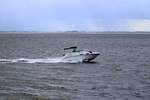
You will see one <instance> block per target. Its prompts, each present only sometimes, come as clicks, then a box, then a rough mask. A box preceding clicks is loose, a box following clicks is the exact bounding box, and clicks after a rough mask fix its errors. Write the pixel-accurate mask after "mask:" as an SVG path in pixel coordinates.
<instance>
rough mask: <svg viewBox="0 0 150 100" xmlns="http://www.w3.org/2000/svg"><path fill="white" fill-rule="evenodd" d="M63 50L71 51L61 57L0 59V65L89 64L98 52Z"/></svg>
mask: <svg viewBox="0 0 150 100" xmlns="http://www.w3.org/2000/svg"><path fill="white" fill-rule="evenodd" d="M64 50H72V52H69V53H66V54H64V55H63V56H61V57H55V58H52V57H48V58H36V59H30V58H17V59H0V63H89V62H92V61H93V60H94V59H95V58H96V57H97V56H98V55H100V53H99V52H93V51H86V50H77V47H76V46H74V47H69V48H64Z"/></svg>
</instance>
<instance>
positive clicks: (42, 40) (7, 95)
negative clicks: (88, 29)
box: [0, 33, 150, 100]
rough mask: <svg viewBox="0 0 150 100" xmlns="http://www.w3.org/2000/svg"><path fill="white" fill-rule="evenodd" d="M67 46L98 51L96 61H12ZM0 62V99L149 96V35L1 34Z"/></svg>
mask: <svg viewBox="0 0 150 100" xmlns="http://www.w3.org/2000/svg"><path fill="white" fill-rule="evenodd" d="M69 46H78V47H79V49H82V50H91V51H97V52H100V54H101V55H100V56H98V57H97V58H96V59H95V63H73V64H71V63H42V62H41V63H20V62H12V61H13V60H15V59H23V58H25V59H32V60H34V59H45V58H48V57H57V56H61V55H62V54H64V53H66V51H65V52H64V51H63V48H64V47H69ZM2 59H6V60H7V59H9V60H11V62H7V63H4V62H3V61H1V60H2ZM0 61H1V62H0V100H150V35H148V34H147V35H146V34H122V35H121V34H86V35H85V34H42V33H41V34H38V35H37V34H0Z"/></svg>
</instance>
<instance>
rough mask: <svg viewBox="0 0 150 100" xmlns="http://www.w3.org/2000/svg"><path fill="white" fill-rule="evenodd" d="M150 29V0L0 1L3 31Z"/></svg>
mask: <svg viewBox="0 0 150 100" xmlns="http://www.w3.org/2000/svg"><path fill="white" fill-rule="evenodd" d="M12 30H13V31H71V30H78V31H150V0H0V31H12Z"/></svg>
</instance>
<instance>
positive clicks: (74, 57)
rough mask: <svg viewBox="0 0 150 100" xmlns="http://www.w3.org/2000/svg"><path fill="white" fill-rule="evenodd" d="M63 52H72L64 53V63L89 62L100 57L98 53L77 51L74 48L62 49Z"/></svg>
mask: <svg viewBox="0 0 150 100" xmlns="http://www.w3.org/2000/svg"><path fill="white" fill-rule="evenodd" d="M64 50H72V52H70V53H66V54H64V55H63V57H62V59H63V60H64V61H68V62H77V61H78V62H91V61H93V60H94V59H95V58H96V57H97V56H98V55H100V53H99V52H93V51H85V50H77V47H76V46H73V47H69V48H64Z"/></svg>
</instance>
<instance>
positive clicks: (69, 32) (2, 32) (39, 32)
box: [0, 31, 150, 34]
mask: <svg viewBox="0 0 150 100" xmlns="http://www.w3.org/2000/svg"><path fill="white" fill-rule="evenodd" d="M131 33H132V34H150V32H145V31H134V32H131V31H97V32H94V31H89V32H87V31H64V32H63V31H62V32H61V31H58V32H46V31H45V32H44V31H0V34H131Z"/></svg>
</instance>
